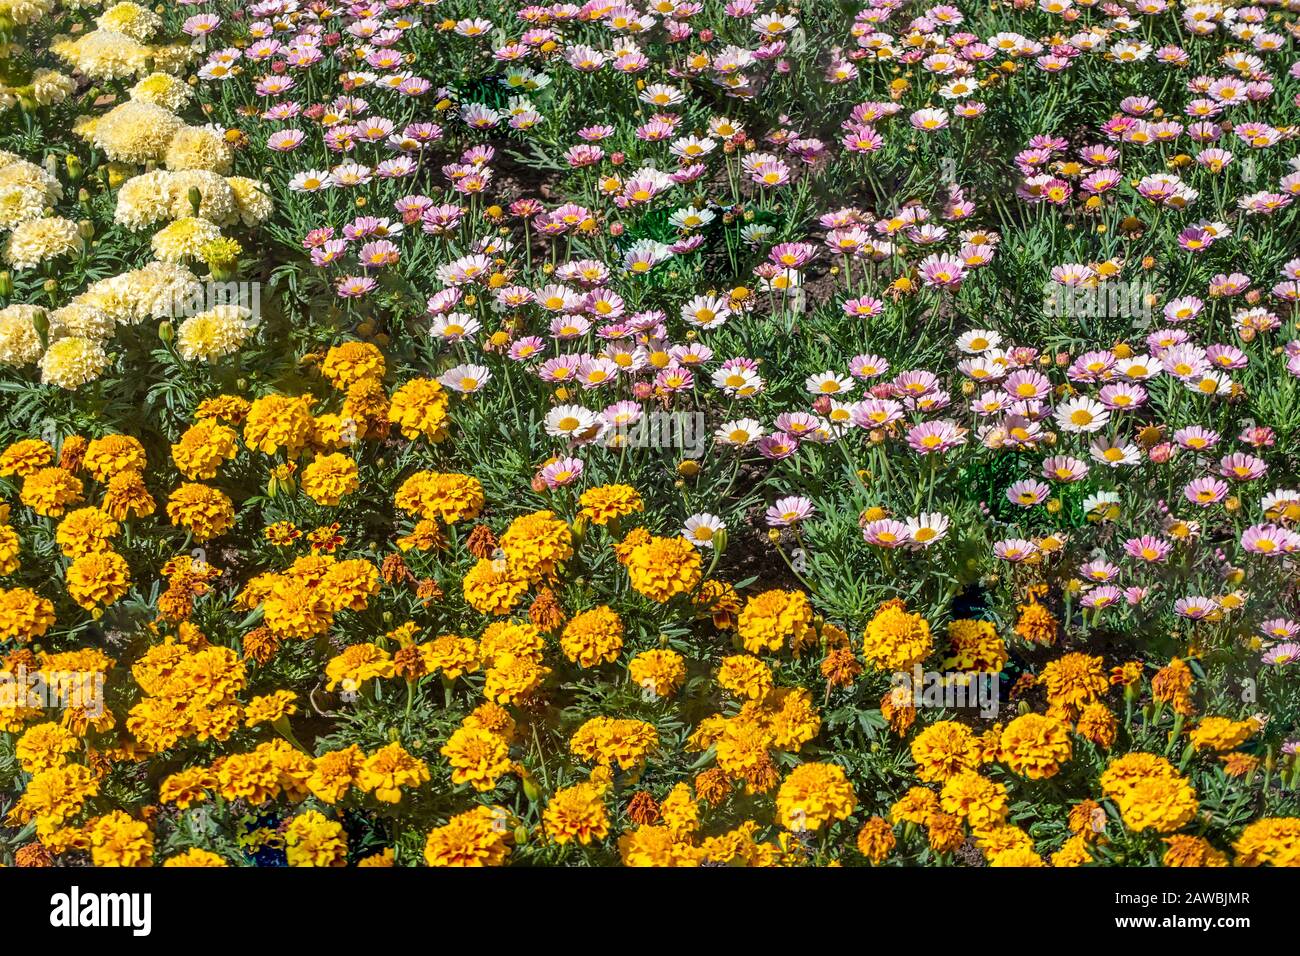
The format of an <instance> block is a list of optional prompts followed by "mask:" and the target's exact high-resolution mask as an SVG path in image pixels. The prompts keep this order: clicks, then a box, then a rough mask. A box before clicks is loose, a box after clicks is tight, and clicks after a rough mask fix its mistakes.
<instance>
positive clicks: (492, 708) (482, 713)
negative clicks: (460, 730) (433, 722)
mask: <svg viewBox="0 0 1300 956" xmlns="http://www.w3.org/2000/svg"><path fill="white" fill-rule="evenodd" d="M461 726H463V727H473V728H476V729H478V730H486V731H488V732H489V733H492V734H495V735H496V736H498V737H500V738H501V739H502V740H504V741H506V742H507V743H509V742H510V741H512V740H514V739H515V735H516V733H517V727H516V724H515V719H514V718H513V717H511V716H510V711H508V710H506V709H505V708H504V707H502V706H501V705H500V704H494V703H492V702H491V701H489V702H487V703H484V704H479V705H478V706H477V707H475V708H474V709H473V710H471V711H470V712H469V714H468V716H466V718H465V719H464V720H463V721H461Z"/></svg>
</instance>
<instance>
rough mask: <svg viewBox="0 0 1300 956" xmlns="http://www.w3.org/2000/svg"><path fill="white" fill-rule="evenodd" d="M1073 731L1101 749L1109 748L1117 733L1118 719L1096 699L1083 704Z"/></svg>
mask: <svg viewBox="0 0 1300 956" xmlns="http://www.w3.org/2000/svg"><path fill="white" fill-rule="evenodd" d="M1074 731H1075V733H1077V734H1078V735H1079V736H1080V737H1082V738H1083V739H1084V740H1088V741H1091V742H1092V743H1094V744H1096V745H1097V746H1098V747H1101V748H1102V749H1103V750H1109V749H1110V748H1111V746H1112V745H1113V744H1114V743H1115V736H1116V734H1118V733H1119V720H1118V719H1117V718H1116V717H1115V715H1114V714H1112V713H1111V712H1110V708H1109V707H1107V706H1106V705H1105V704H1103V703H1101V702H1100V701H1097V702H1095V703H1092V704H1087V705H1085V706H1084V708H1083V712H1082V713H1080V714H1079V720H1078V723H1077V724H1076V725H1075V728H1074Z"/></svg>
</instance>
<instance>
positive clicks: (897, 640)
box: [862, 600, 934, 671]
mask: <svg viewBox="0 0 1300 956" xmlns="http://www.w3.org/2000/svg"><path fill="white" fill-rule="evenodd" d="M933 650H934V640H933V638H932V637H931V636H930V624H929V622H927V621H926V619H925V618H923V617H922V616H921V615H919V614H909V613H908V612H907V608H906V607H905V606H904V604H903V602H902V601H898V600H891V601H886V602H885V603H884V604H882V605H881V606H880V608H879V610H877V611H876V613H875V616H874V617H872V619H871V620H870V622H868V624H867V629H866V631H865V632H864V633H863V635H862V656H863V658H864V659H865V660H866V661H867V663H869V664H871V665H873V666H874V667H875V668H876V669H878V670H882V671H910V670H911V669H912V667H913V666H914V665H916V664H919V663H921V662H922V661H923V660H925V659H926V658H927V657H929V656H930V654H931V652H933Z"/></svg>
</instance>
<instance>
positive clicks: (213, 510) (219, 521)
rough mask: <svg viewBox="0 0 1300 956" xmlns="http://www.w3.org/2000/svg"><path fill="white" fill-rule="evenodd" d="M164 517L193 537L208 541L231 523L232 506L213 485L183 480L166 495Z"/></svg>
mask: <svg viewBox="0 0 1300 956" xmlns="http://www.w3.org/2000/svg"><path fill="white" fill-rule="evenodd" d="M167 517H169V518H170V519H171V521H172V524H174V525H176V526H177V527H178V528H184V529H185V530H186V531H188V532H189V533H190V534H192V535H193V536H194V540H195V541H208V540H210V539H212V538H216V537H219V536H220V535H223V534H225V533H226V532H227V531H229V530H230V528H231V527H232V526H233V525H234V523H235V506H234V503H233V502H232V501H231V500H230V499H229V498H228V497H226V495H225V493H224V492H222V491H219V490H218V489H216V488H212V487H209V486H208V485H201V484H198V483H197V482H186V483H184V484H182V485H181V486H180V487H178V488H177V489H176V490H175V491H173V492H172V493H171V495H170V497H168V499H167Z"/></svg>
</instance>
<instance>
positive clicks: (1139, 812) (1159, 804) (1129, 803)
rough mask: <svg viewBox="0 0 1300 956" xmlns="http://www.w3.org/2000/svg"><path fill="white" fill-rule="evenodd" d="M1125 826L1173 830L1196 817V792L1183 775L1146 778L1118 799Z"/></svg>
mask: <svg viewBox="0 0 1300 956" xmlns="http://www.w3.org/2000/svg"><path fill="white" fill-rule="evenodd" d="M1116 803H1117V804H1118V805H1119V815H1120V818H1121V819H1123V821H1124V826H1126V827H1128V828H1129V829H1130V830H1133V831H1134V832H1137V833H1140V832H1142V831H1143V830H1155V831H1156V832H1157V833H1170V832H1172V831H1174V830H1178V829H1180V828H1182V827H1185V826H1186V825H1187V824H1189V823H1191V822H1192V820H1194V819H1196V813H1197V810H1198V809H1199V806H1198V804H1197V802H1196V791H1195V790H1194V789H1192V786H1191V784H1189V783H1188V782H1187V781H1186V780H1184V779H1183V778H1182V777H1179V776H1173V777H1144V778H1142V779H1140V780H1138V781H1137V783H1136V784H1134V786H1133V787H1132V789H1130V790H1129V791H1128V792H1127V793H1126V794H1125V795H1124V796H1122V797H1119V798H1117V799H1116Z"/></svg>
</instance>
